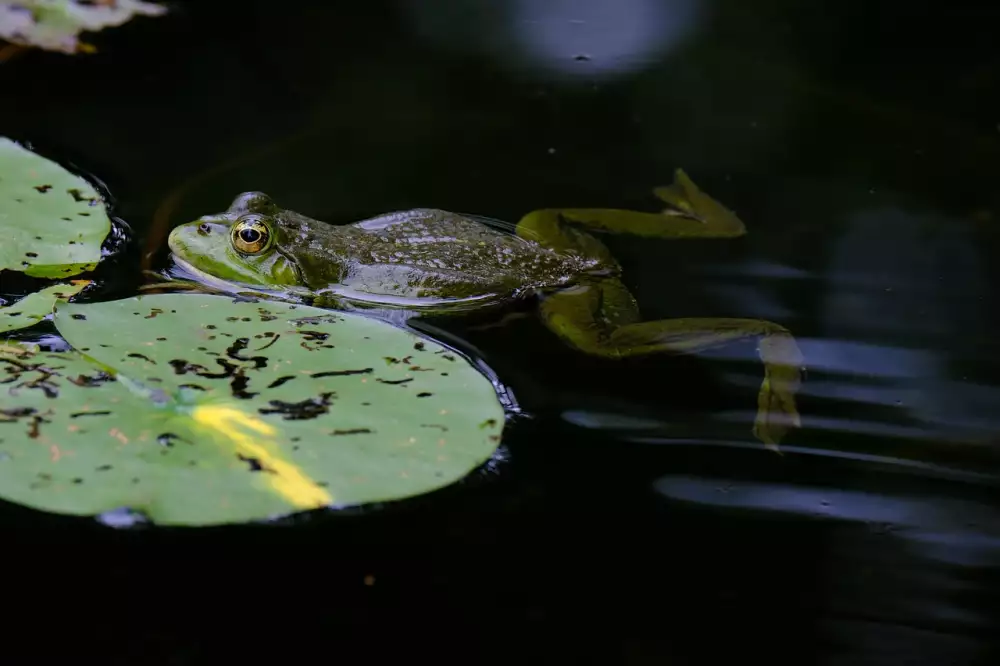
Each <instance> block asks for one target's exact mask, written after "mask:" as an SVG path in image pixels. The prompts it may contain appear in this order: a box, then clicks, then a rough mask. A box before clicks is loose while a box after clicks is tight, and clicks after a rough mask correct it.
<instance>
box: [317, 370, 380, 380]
mask: <svg viewBox="0 0 1000 666" xmlns="http://www.w3.org/2000/svg"><path fill="white" fill-rule="evenodd" d="M372 372H374V369H373V368H364V369H362V370H326V371H324V372H314V373H312V374H311V375H309V376H310V377H312V378H314V379H318V378H320V377H345V376H347V375H370V374H371V373H372Z"/></svg>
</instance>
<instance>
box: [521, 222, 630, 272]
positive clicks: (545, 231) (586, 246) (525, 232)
mask: <svg viewBox="0 0 1000 666" xmlns="http://www.w3.org/2000/svg"><path fill="white" fill-rule="evenodd" d="M560 213H561V211H558V210H555V209H545V210H536V211H533V212H531V213H528V214H527V215H525V216H524V217H523V218H521V221H520V222H518V223H517V231H516V233H517V235H518V236H520V237H521V238H524V239H527V240H532V241H535V242H536V243H538V244H539V245H543V246H544V247H547V248H551V249H553V250H556V251H557V252H568V251H572V252H578V253H580V254H582V255H583V256H585V257H594V258H595V259H600V260H602V261H604V262H606V263H612V264H613V263H614V257H612V256H611V252H610V250H608V248H607V247H606V246H605V245H604V243H602V242H601V241H599V240H598V239H597V238H595V237H594V236H592V235H590V234H588V233H587V232H586V231H583V230H581V229H575V228H573V227H572V226H570V225H568V224H565V223H564V222H563V220H562V218H561V217H560Z"/></svg>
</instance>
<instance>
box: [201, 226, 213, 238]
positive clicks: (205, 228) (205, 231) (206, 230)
mask: <svg viewBox="0 0 1000 666" xmlns="http://www.w3.org/2000/svg"><path fill="white" fill-rule="evenodd" d="M198 233H199V234H200V235H202V236H207V235H208V234H210V233H211V230H210V229H209V228H208V225H207V224H199V225H198Z"/></svg>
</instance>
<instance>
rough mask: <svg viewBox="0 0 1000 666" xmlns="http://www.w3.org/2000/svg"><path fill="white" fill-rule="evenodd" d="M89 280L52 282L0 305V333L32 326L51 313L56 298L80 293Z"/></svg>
mask: <svg viewBox="0 0 1000 666" xmlns="http://www.w3.org/2000/svg"><path fill="white" fill-rule="evenodd" d="M88 284H90V280H74V281H73V282H72V283H71V284H54V285H52V286H51V287H46V288H45V289H42V290H41V291H36V292H35V293H33V294H28V295H27V296H25V297H24V298H22V299H21V300H19V301H16V302H14V303H11V304H10V305H7V306H4V307H0V333H5V332H7V331H13V330H16V329H19V328H28V327H29V326H34V325H35V324H37V323H38V322H40V321H41V320H43V319H45V318H46V317H48V316H49V315H50V314H52V307H53V306H54V305H55V304H56V300H58V299H60V298H69V297H70V296H73V295H74V294H78V293H80V290H82V289H83V288H84V287H86V286H87V285H88Z"/></svg>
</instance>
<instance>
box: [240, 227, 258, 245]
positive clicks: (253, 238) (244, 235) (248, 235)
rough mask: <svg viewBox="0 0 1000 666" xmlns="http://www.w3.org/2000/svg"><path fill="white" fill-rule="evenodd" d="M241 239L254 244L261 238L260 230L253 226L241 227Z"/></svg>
mask: <svg viewBox="0 0 1000 666" xmlns="http://www.w3.org/2000/svg"><path fill="white" fill-rule="evenodd" d="M240 240H241V241H243V242H244V243H247V244H251V245H252V244H253V243H256V242H257V241H259V240H260V232H259V231H257V230H256V229H253V228H247V229H241V230H240Z"/></svg>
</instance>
